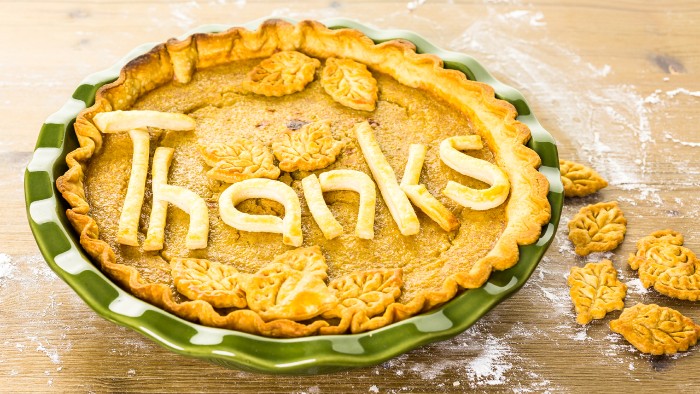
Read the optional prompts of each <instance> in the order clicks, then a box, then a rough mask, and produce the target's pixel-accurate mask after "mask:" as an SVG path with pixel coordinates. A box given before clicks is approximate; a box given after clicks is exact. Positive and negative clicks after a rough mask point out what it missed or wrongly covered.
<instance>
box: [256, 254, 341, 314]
mask: <svg viewBox="0 0 700 394" xmlns="http://www.w3.org/2000/svg"><path fill="white" fill-rule="evenodd" d="M327 270H328V266H327V265H326V259H325V258H324V257H323V254H322V253H321V249H320V248H319V247H318V246H312V247H308V248H299V249H294V250H290V251H289V252H286V253H283V254H281V255H279V256H277V257H275V259H274V261H273V262H272V263H270V264H268V265H266V266H264V267H263V268H261V269H260V270H259V271H258V272H257V273H255V274H253V275H250V276H249V277H248V279H247V281H246V284H245V292H246V298H247V301H248V308H250V309H251V310H252V311H254V312H257V313H258V314H259V315H260V317H262V318H263V320H265V321H270V320H275V319H289V320H293V321H300V320H307V319H311V318H313V317H316V316H318V315H320V314H322V313H323V312H325V311H327V310H329V309H331V308H333V307H335V306H336V304H337V303H338V300H337V298H336V297H335V294H334V292H333V291H331V290H330V289H329V288H328V286H326V283H325V279H326V278H327V276H328V275H327V273H326V272H327Z"/></svg>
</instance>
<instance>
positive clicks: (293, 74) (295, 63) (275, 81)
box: [242, 51, 321, 97]
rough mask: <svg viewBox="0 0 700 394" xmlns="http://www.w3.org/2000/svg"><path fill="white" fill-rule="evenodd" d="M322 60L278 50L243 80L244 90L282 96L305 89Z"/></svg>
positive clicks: (295, 52)
mask: <svg viewBox="0 0 700 394" xmlns="http://www.w3.org/2000/svg"><path fill="white" fill-rule="evenodd" d="M320 65H321V62H320V61H319V60H318V59H314V58H312V57H308V56H306V55H304V54H303V53H301V52H297V51H282V52H277V53H275V54H274V55H272V56H270V57H269V58H267V59H265V60H263V61H261V62H260V64H258V65H257V66H255V67H254V68H253V69H252V70H251V71H250V72H249V73H248V75H247V76H246V79H245V81H243V84H242V88H243V89H244V90H247V91H250V92H253V93H256V94H260V95H263V96H274V97H280V96H285V95H288V94H292V93H296V92H300V91H302V90H304V88H305V87H306V85H307V84H308V83H309V82H311V81H313V79H314V74H315V72H316V69H317V68H318V66H320Z"/></svg>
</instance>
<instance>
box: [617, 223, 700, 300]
mask: <svg viewBox="0 0 700 394" xmlns="http://www.w3.org/2000/svg"><path fill="white" fill-rule="evenodd" d="M628 263H629V265H630V268H632V269H633V270H636V271H637V273H638V274H639V279H640V280H641V282H642V285H644V287H646V288H649V287H652V286H653V287H654V289H655V290H656V291H658V292H659V293H661V294H665V295H667V296H669V297H673V298H678V299H681V300H690V301H697V300H700V272H699V270H700V260H699V259H698V258H697V256H696V254H695V253H693V251H692V250H690V249H688V248H686V247H685V246H683V235H682V234H681V233H679V232H677V231H673V230H661V231H656V232H654V233H652V234H651V235H649V236H646V237H643V238H642V239H640V240H639V241H637V253H635V254H630V257H629V259H628Z"/></svg>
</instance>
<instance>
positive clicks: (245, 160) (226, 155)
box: [199, 138, 280, 183]
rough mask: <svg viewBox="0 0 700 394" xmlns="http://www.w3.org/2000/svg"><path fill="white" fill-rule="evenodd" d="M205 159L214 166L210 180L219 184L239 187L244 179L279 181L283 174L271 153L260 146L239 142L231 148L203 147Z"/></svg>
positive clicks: (215, 143) (259, 144)
mask: <svg viewBox="0 0 700 394" xmlns="http://www.w3.org/2000/svg"><path fill="white" fill-rule="evenodd" d="M199 152H200V153H201V154H202V158H204V161H205V162H206V163H207V165H209V166H211V167H212V169H211V170H209V171H208V172H207V176H208V177H209V178H211V179H214V180H217V181H223V182H227V183H236V182H239V181H242V180H245V179H252V178H269V179H277V178H278V177H279V175H280V170H279V168H277V167H276V166H275V163H274V157H273V156H272V153H270V151H269V150H268V149H267V148H266V147H265V146H264V145H263V144H261V143H260V142H258V141H250V140H247V139H245V138H239V139H237V140H236V141H234V142H232V143H228V144H224V143H220V142H214V143H211V144H207V145H200V146H199Z"/></svg>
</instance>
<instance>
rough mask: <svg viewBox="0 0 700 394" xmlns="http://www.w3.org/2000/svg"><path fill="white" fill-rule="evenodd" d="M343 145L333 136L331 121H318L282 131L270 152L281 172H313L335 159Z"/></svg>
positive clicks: (273, 142)
mask: <svg viewBox="0 0 700 394" xmlns="http://www.w3.org/2000/svg"><path fill="white" fill-rule="evenodd" d="M344 145H345V144H344V143H343V142H341V141H338V140H336V139H334V138H333V135H332V134H331V122H330V121H319V122H313V123H308V124H305V125H303V126H302V127H301V128H299V129H298V130H296V131H294V130H285V131H283V132H282V133H280V134H279V135H278V136H277V138H275V139H274V141H272V152H273V153H274V155H275V157H276V158H277V160H279V168H280V169H281V170H282V171H286V172H292V171H297V170H302V171H313V170H319V169H321V168H325V167H328V166H329V165H330V164H331V163H333V162H335V158H336V156H338V154H339V153H340V151H341V150H342V149H343V146H344Z"/></svg>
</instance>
